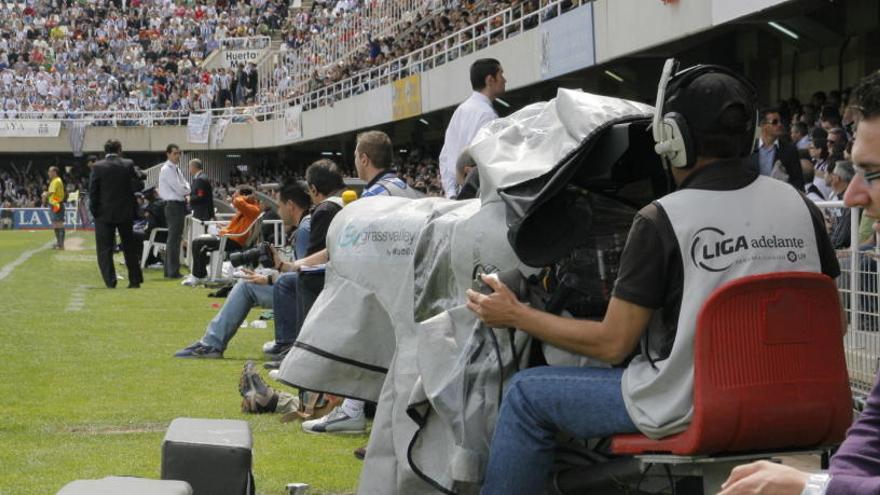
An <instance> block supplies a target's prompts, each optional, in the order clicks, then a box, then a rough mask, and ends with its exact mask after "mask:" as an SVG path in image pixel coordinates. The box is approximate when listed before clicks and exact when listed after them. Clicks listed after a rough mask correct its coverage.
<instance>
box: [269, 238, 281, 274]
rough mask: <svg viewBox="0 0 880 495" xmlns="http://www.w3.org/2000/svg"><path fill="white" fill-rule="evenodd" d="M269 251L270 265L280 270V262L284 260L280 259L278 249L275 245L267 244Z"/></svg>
mask: <svg viewBox="0 0 880 495" xmlns="http://www.w3.org/2000/svg"><path fill="white" fill-rule="evenodd" d="M269 252H270V253H272V266H273V267H275V269H276V270H278V271H279V272H280V271H281V263H283V262H284V260H283V259H281V253H279V252H278V250H277V249H275V246H273V245H271V244H269Z"/></svg>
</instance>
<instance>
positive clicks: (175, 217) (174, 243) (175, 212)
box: [165, 201, 186, 277]
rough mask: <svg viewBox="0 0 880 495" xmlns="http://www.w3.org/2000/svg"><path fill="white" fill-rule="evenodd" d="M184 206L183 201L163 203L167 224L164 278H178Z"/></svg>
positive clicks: (184, 215)
mask: <svg viewBox="0 0 880 495" xmlns="http://www.w3.org/2000/svg"><path fill="white" fill-rule="evenodd" d="M185 217H186V204H185V203H184V202H183V201H167V202H165V222H166V223H167V224H168V241H167V242H166V243H165V276H166V277H179V276H180V242H181V241H182V239H183V221H184V218H185Z"/></svg>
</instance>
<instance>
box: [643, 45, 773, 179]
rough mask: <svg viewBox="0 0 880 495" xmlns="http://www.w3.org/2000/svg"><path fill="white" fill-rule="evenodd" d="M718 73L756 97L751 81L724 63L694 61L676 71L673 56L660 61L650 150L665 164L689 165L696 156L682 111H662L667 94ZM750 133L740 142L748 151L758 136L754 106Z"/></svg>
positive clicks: (676, 67) (753, 97)
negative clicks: (703, 77)
mask: <svg viewBox="0 0 880 495" xmlns="http://www.w3.org/2000/svg"><path fill="white" fill-rule="evenodd" d="M710 73H720V74H725V75H728V76H730V77H732V78H734V79H736V80H737V81H738V82H740V83H742V85H743V86H744V87H745V88H746V89H747V90H748V91H749V95H750V97H751V100H752V101H753V102H757V100H758V92H757V90H756V89H755V86H754V85H753V84H752V82H751V81H749V80H748V79H746V78H745V77H743V76H741V75H739V74H737V73H736V72H733V71H732V70H730V69H728V68H727V67H722V66H720V65H695V66H693V67H688V68H687V69H684V70H682V71H678V61H677V60H675V59H674V58H669V59H666V63H665V64H664V65H663V73H662V74H661V75H660V83H659V85H658V86H657V104H656V105H655V107H654V121H653V125H652V130H653V134H654V141H655V142H656V143H657V144H655V145H654V151H655V152H657V154H658V155H660V158H661V159H662V160H663V163H664V164H665V165H666V166H667V167H675V168H686V167H690V166H693V164H694V163H695V162H696V160H697V152H696V149H695V148H694V140H693V137H692V136H691V134H690V131H689V130H688V125H687V120H686V119H685V118H684V115H681V114H680V113H677V112H666V113H664V104H665V103H666V95H667V94H673V95H674V94H675V93H677V92H678V91H679V90H681V89H683V88H686V87H687V86H688V85H689V84H690V83H691V82H693V80H694V79H696V78H697V77H699V76H702V75H703V74H710ZM753 130H754V134H753V136H751V137H750V139H751V142H750V143H749V144H748V145H747V146H744V147H743V149H748V150H749V153H751V151H752V150H753V148H754V143H755V142H756V141H757V137H758V110H757V106H756V108H755V122H754V124H753Z"/></svg>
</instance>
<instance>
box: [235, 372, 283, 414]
mask: <svg viewBox="0 0 880 495" xmlns="http://www.w3.org/2000/svg"><path fill="white" fill-rule="evenodd" d="M238 392H239V393H240V394H241V396H242V399H241V412H243V413H255V414H262V413H272V412H275V408H276V407H277V406H278V392H276V391H275V390H273V389H272V387H269V386H268V385H266V382H264V381H263V378H262V377H260V375H259V373H257V370H256V368H255V367H254V363H253V361H248V362H247V363H245V365H244V369H242V370H241V378H240V379H239V381H238Z"/></svg>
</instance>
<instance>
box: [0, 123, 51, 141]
mask: <svg viewBox="0 0 880 495" xmlns="http://www.w3.org/2000/svg"><path fill="white" fill-rule="evenodd" d="M60 133H61V122H60V121H57V120H0V137H58V135H59V134H60Z"/></svg>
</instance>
